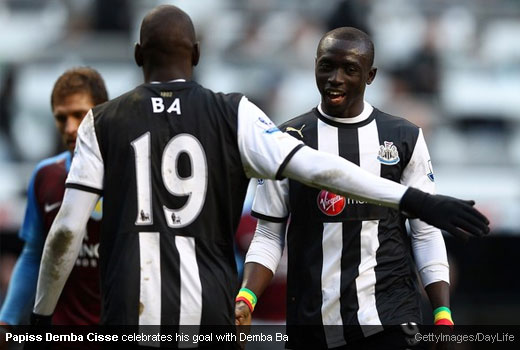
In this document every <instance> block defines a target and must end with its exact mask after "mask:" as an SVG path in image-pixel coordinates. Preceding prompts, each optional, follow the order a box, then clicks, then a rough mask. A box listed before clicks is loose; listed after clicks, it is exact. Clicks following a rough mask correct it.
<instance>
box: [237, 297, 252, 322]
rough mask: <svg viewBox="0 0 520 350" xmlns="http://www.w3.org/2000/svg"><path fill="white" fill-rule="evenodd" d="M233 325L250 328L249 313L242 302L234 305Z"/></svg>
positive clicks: (247, 307)
mask: <svg viewBox="0 0 520 350" xmlns="http://www.w3.org/2000/svg"><path fill="white" fill-rule="evenodd" d="M235 325H237V326H250V325H251V311H250V310H249V306H247V304H246V303H244V302H243V301H238V302H236V303H235Z"/></svg>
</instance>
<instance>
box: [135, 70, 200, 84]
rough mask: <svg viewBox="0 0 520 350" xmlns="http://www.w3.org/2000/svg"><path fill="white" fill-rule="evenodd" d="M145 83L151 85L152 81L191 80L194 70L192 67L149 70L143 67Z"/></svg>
mask: <svg viewBox="0 0 520 350" xmlns="http://www.w3.org/2000/svg"><path fill="white" fill-rule="evenodd" d="M143 74H144V81H145V83H149V82H151V81H160V82H165V81H171V80H175V79H184V80H191V77H192V75H193V70H192V68H191V67H189V68H188V69H187V68H185V67H162V68H161V67H154V68H153V69H152V68H149V67H148V69H147V67H143Z"/></svg>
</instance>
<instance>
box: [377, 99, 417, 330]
mask: <svg viewBox="0 0 520 350" xmlns="http://www.w3.org/2000/svg"><path fill="white" fill-rule="evenodd" d="M372 114H374V115H376V123H377V130H378V134H379V144H380V145H384V144H385V141H386V142H393V143H394V145H395V146H396V147H397V150H398V152H399V158H400V159H399V162H398V163H397V164H395V165H386V164H381V177H383V178H386V179H389V180H393V181H395V182H400V180H401V174H402V172H403V171H404V169H405V168H406V166H407V165H408V163H409V161H410V158H411V156H412V154H413V150H414V148H415V144H416V143H417V138H418V136H419V129H418V128H417V127H416V126H415V125H413V124H412V123H410V122H409V121H407V120H405V119H402V118H398V117H394V116H391V115H388V114H386V113H383V112H381V111H379V110H378V109H374V112H373V113H372ZM378 237H379V241H380V243H381V244H380V246H379V248H378V251H377V262H378V264H377V265H376V267H375V269H374V271H375V274H376V280H377V283H376V285H375V294H376V306H377V310H378V313H379V317H380V320H381V323H382V324H383V325H388V324H400V323H405V322H416V323H421V310H420V294H419V291H418V289H417V286H416V281H415V276H416V274H415V270H414V266H415V265H414V264H413V262H412V253H411V247H410V240H409V238H408V235H407V231H406V227H405V219H404V217H403V216H402V215H400V214H399V212H398V211H397V210H394V209H388V214H387V215H386V217H385V218H384V219H383V220H381V221H380V223H379V228H378ZM390 269H391V270H390Z"/></svg>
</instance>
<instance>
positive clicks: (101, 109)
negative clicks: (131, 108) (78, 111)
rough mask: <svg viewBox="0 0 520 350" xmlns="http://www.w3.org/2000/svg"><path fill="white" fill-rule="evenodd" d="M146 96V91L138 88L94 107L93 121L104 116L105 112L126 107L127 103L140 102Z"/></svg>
mask: <svg viewBox="0 0 520 350" xmlns="http://www.w3.org/2000/svg"><path fill="white" fill-rule="evenodd" d="M146 96H147V94H146V90H145V89H142V88H141V86H138V87H136V88H135V89H133V90H130V91H128V92H126V93H124V94H122V95H120V96H118V97H116V98H113V99H111V100H109V101H106V102H104V103H101V104H98V105H96V106H94V107H93V108H92V113H93V115H94V119H97V118H98V117H99V116H101V115H103V114H105V113H106V112H107V111H110V110H112V109H114V108H118V107H120V106H121V105H123V106H127V105H128V103H130V105H131V104H133V103H135V102H137V101H141V100H142V99H143V98H145V97H146ZM127 108H128V107H127Z"/></svg>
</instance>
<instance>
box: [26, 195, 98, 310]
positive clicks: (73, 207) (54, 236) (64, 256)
mask: <svg viewBox="0 0 520 350" xmlns="http://www.w3.org/2000/svg"><path fill="white" fill-rule="evenodd" d="M98 199H99V195H98V194H94V193H91V192H84V191H81V190H76V189H72V188H69V189H66V190H65V196H64V197H63V203H62V205H61V208H60V211H59V212H58V215H57V216H56V219H55V220H54V222H53V224H52V226H51V229H50V231H49V235H48V236H47V240H46V241H45V246H44V248H43V256H42V261H41V265H40V274H39V277H38V286H37V289H36V301H35V305H34V313H35V314H37V315H44V316H49V315H52V313H53V312H54V308H55V307H56V303H57V302H58V298H59V296H60V294H61V291H62V289H63V286H64V285H65V282H66V281H67V278H68V276H69V274H70V271H71V270H72V268H73V267H74V263H75V262H76V259H77V257H78V254H79V250H80V247H81V242H82V241H83V236H84V235H85V227H86V224H87V221H88V219H89V217H90V214H91V213H92V210H93V209H94V207H95V205H96V203H97V201H98Z"/></svg>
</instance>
